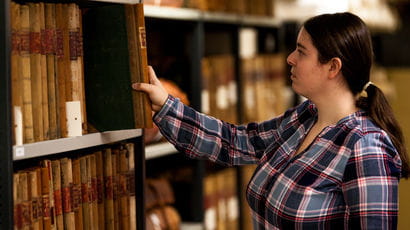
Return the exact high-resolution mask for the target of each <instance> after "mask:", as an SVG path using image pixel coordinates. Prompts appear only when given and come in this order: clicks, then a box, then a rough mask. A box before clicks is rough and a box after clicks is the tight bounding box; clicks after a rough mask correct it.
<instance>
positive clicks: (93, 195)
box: [89, 154, 100, 229]
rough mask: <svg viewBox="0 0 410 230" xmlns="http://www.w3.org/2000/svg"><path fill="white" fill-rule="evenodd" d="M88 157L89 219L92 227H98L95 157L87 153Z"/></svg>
mask: <svg viewBox="0 0 410 230" xmlns="http://www.w3.org/2000/svg"><path fill="white" fill-rule="evenodd" d="M89 159H90V179H91V184H90V185H91V187H90V189H91V193H90V209H91V210H92V212H91V219H92V228H93V229H100V227H99V221H98V201H97V192H98V191H97V166H96V159H95V155H94V154H90V155H89Z"/></svg>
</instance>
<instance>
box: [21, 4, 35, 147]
mask: <svg viewBox="0 0 410 230" xmlns="http://www.w3.org/2000/svg"><path fill="white" fill-rule="evenodd" d="M20 29H21V30H20V34H19V35H20V59H19V66H20V67H21V68H20V71H19V75H20V76H19V77H20V79H22V82H23V90H22V93H23V136H24V141H23V142H24V143H32V142H34V130H33V105H32V99H31V71H30V10H29V7H28V6H27V5H21V6H20Z"/></svg>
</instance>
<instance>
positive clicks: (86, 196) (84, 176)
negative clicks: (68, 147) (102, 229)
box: [80, 156, 92, 229]
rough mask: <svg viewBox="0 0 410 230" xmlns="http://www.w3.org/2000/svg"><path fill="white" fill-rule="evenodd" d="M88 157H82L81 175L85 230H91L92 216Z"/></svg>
mask: <svg viewBox="0 0 410 230" xmlns="http://www.w3.org/2000/svg"><path fill="white" fill-rule="evenodd" d="M87 158H88V156H82V157H80V173H81V198H82V199H81V200H82V203H81V207H82V212H83V226H84V229H91V224H92V223H91V216H90V186H89V183H91V181H89V180H88V166H87Z"/></svg>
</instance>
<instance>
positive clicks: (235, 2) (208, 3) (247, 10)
mask: <svg viewBox="0 0 410 230" xmlns="http://www.w3.org/2000/svg"><path fill="white" fill-rule="evenodd" d="M144 3H145V4H150V5H159V6H168V7H187V8H194V9H199V10H203V11H216V12H229V13H236V14H249V15H261V16H273V12H274V3H275V0H185V1H184V0H147V1H144Z"/></svg>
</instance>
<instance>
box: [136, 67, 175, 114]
mask: <svg viewBox="0 0 410 230" xmlns="http://www.w3.org/2000/svg"><path fill="white" fill-rule="evenodd" d="M148 76H149V80H150V84H148V83H133V84H132V88H133V89H135V90H138V91H143V92H145V93H147V94H148V96H149V98H150V100H151V103H152V104H151V106H152V110H154V111H155V112H158V111H159V110H160V109H161V108H162V106H163V105H164V104H165V102H166V101H167V98H168V92H167V91H166V90H165V88H164V87H163V86H162V84H161V82H160V81H159V80H158V78H157V76H156V75H155V72H154V69H152V67H151V66H148Z"/></svg>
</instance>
